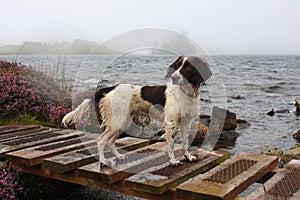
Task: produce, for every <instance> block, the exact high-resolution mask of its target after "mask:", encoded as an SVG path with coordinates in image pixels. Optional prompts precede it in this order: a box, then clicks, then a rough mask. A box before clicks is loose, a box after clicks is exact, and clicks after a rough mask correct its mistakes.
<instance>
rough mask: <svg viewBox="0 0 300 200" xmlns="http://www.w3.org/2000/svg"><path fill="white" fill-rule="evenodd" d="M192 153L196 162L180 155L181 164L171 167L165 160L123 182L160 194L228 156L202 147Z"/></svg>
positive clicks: (226, 153) (136, 188)
mask: <svg viewBox="0 0 300 200" xmlns="http://www.w3.org/2000/svg"><path fill="white" fill-rule="evenodd" d="M192 155H195V156H197V158H198V160H197V161H196V162H188V161H186V159H185V158H184V157H182V158H181V161H182V162H183V165H180V166H178V167H173V166H170V164H169V162H168V161H167V162H165V163H163V164H162V165H158V166H155V167H152V168H149V169H147V170H145V171H143V172H141V173H138V174H136V175H133V176H131V177H129V178H127V179H126V180H125V184H126V185H127V186H128V187H131V188H133V189H135V190H140V191H144V192H149V193H154V194H162V193H164V192H166V191H168V190H170V189H172V188H174V187H176V186H178V185H179V184H180V183H182V182H184V181H186V180H188V179H190V178H192V177H194V176H196V175H198V174H200V173H203V172H205V171H207V170H208V169H210V168H213V167H214V166H216V165H218V164H220V163H222V162H223V161H224V160H226V159H227V158H229V157H230V154H229V153H228V152H225V151H212V152H207V151H204V150H202V149H196V150H194V151H193V152H192Z"/></svg>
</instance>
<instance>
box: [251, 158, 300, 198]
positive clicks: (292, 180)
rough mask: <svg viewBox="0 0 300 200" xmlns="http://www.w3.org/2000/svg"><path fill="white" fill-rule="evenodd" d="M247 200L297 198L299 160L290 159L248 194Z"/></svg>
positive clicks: (299, 177)
mask: <svg viewBox="0 0 300 200" xmlns="http://www.w3.org/2000/svg"><path fill="white" fill-rule="evenodd" d="M246 199H247V200H259V199H261V200H264V199H268V200H281V199H282V200H299V199H300V161H299V160H292V161H291V162H289V163H288V164H287V165H286V166H285V167H284V168H283V169H280V170H279V171H278V173H277V174H275V175H274V176H273V177H272V178H271V179H270V180H268V181H267V182H266V183H265V184H263V185H262V186H261V187H260V188H258V189H257V190H255V191H254V192H253V193H252V194H250V195H249V196H248V197H247V198H246Z"/></svg>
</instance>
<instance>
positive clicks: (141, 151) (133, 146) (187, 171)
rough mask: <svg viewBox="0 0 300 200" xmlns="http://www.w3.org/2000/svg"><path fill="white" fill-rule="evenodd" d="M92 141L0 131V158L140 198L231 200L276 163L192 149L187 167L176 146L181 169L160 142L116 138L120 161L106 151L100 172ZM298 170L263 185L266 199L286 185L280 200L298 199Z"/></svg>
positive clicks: (75, 135) (35, 129) (31, 130)
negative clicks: (171, 161)
mask: <svg viewBox="0 0 300 200" xmlns="http://www.w3.org/2000/svg"><path fill="white" fill-rule="evenodd" d="M97 137H98V134H86V133H84V132H81V131H75V130H63V129H50V128H45V127H40V126H21V125H15V126H6V127H0V156H2V159H5V158H6V159H8V160H10V161H11V162H13V163H14V164H16V165H19V166H21V167H22V170H23V171H24V172H27V173H31V174H35V175H39V176H44V177H48V178H52V179H57V180H61V181H66V182H70V183H75V184H80V185H84V186H89V187H95V188H99V189H106V190H111V191H115V192H120V193H123V194H127V195H131V196H136V197H142V198H146V199H234V198H235V197H236V196H238V195H239V194H240V193H241V192H243V191H244V190H245V189H246V188H247V187H248V186H250V185H252V184H253V183H254V182H255V181H258V180H260V179H266V178H269V175H270V174H274V173H273V171H274V170H273V169H274V167H275V166H276V164H277V160H278V159H277V157H272V156H265V155H258V154H247V153H242V154H239V155H237V156H235V157H233V158H230V159H228V158H229V157H230V154H229V153H228V152H225V151H209V152H208V151H205V150H203V149H200V148H198V149H195V150H194V151H192V154H194V155H196V156H197V157H198V160H197V161H195V162H192V163H190V162H187V161H185V159H184V157H183V156H182V155H183V150H182V149H181V145H179V144H175V154H176V156H177V157H178V159H181V160H182V161H183V165H181V166H177V167H173V166H170V165H169V162H168V157H167V155H166V154H165V151H164V148H165V145H166V144H165V143H155V144H152V145H149V141H148V140H145V139H138V138H132V137H125V138H121V139H118V140H117V142H116V146H117V148H118V151H119V152H120V153H122V154H124V155H126V156H127V157H126V159H125V160H116V158H115V157H114V155H113V154H112V153H111V152H110V151H109V150H107V149H106V150H105V155H106V157H107V158H108V159H109V161H110V163H111V166H110V167H107V166H106V167H100V165H99V163H98V162H97V160H98V152H97V148H96V138H97ZM225 160H226V161H225ZM224 161H225V162H224ZM299 166H300V164H299V161H293V162H291V163H290V164H289V165H288V166H287V167H286V168H285V169H283V170H279V172H278V173H277V174H275V175H274V176H273V178H271V179H270V180H269V181H271V182H269V181H267V182H266V183H265V189H266V191H268V192H269V193H270V195H271V196H270V199H272V198H271V197H272V195H274V194H276V195H277V197H278V195H282V194H283V193H282V190H281V189H282V188H284V186H286V184H288V182H289V181H291V182H292V186H293V187H291V189H290V190H288V191H285V193H284V195H287V196H285V197H284V198H285V199H295V198H296V199H298V197H299V187H300V177H299V174H300V171H299V170H300V167H299ZM272 170H273V171H272ZM271 171H272V173H271ZM298 171H299V172H298ZM267 173H269V174H268V175H266V174H267ZM291 174H292V175H291ZM284 177H288V178H284ZM291 177H293V179H292V178H291ZM274 188H275V189H274ZM278 188H279V189H278ZM263 191H264V190H262V189H261V188H260V189H258V190H257V191H255V192H254V193H253V194H250V195H249V196H248V197H246V199H263V198H264V197H263V195H264V194H263ZM280 198H281V197H280ZM280 198H277V199H280Z"/></svg>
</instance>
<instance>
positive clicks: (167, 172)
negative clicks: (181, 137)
mask: <svg viewBox="0 0 300 200" xmlns="http://www.w3.org/2000/svg"><path fill="white" fill-rule="evenodd" d="M208 157H210V156H209V155H206V156H203V157H201V158H200V157H198V158H197V161H195V162H189V161H188V160H183V161H182V165H178V166H171V165H168V166H167V167H164V168H162V169H159V170H156V171H154V172H152V173H153V174H156V175H161V176H167V177H169V176H171V175H173V174H175V173H176V172H179V171H181V170H183V169H185V168H188V167H190V166H192V165H195V164H197V163H199V162H201V161H203V160H205V159H206V158H208Z"/></svg>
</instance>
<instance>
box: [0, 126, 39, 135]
mask: <svg viewBox="0 0 300 200" xmlns="http://www.w3.org/2000/svg"><path fill="white" fill-rule="evenodd" d="M38 127H40V126H39V125H12V126H1V127H0V135H3V134H7V133H13V132H17V131H22V130H29V129H33V128H38Z"/></svg>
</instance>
